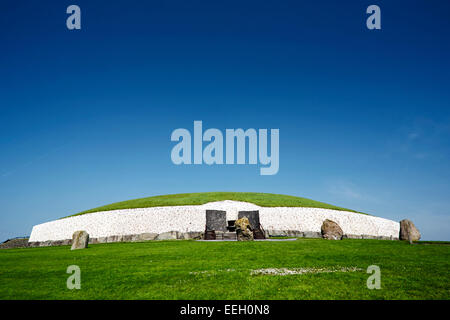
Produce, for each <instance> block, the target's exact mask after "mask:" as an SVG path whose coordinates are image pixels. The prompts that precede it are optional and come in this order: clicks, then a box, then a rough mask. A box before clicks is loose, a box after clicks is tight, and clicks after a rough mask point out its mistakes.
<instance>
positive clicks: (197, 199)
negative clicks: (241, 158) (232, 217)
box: [74, 192, 356, 216]
mask: <svg viewBox="0 0 450 320" xmlns="http://www.w3.org/2000/svg"><path fill="white" fill-rule="evenodd" d="M222 200H234V201H245V202H250V203H254V204H256V205H258V206H261V207H312V208H323V209H334V210H344V211H351V212H356V211H354V210H350V209H345V208H341V207H337V206H334V205H331V204H328V203H323V202H319V201H315V200H311V199H307V198H301V197H294V196H287V195H282V194H272V193H255V192H203V193H180V194H169V195H164V196H155V197H148V198H141V199H134V200H128V201H122V202H116V203H112V204H108V205H106V206H102V207H98V208H94V209H90V210H86V211H83V212H80V213H77V214H74V215H75V216H76V215H80V214H85V213H90V212H97V211H109V210H118V209H130V208H148V207H165V206H184V205H202V204H205V203H208V202H213V201H222Z"/></svg>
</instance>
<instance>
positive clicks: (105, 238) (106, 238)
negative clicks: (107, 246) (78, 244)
mask: <svg viewBox="0 0 450 320" xmlns="http://www.w3.org/2000/svg"><path fill="white" fill-rule="evenodd" d="M97 239H98V243H107V242H108V237H98V238H97Z"/></svg>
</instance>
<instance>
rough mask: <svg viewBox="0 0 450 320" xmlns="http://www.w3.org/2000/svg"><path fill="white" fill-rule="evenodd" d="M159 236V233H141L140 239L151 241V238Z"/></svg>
mask: <svg viewBox="0 0 450 320" xmlns="http://www.w3.org/2000/svg"><path fill="white" fill-rule="evenodd" d="M157 237H158V234H157V233H141V234H140V235H139V240H140V241H149V240H155V239H156V238H157Z"/></svg>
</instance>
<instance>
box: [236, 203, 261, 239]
mask: <svg viewBox="0 0 450 320" xmlns="http://www.w3.org/2000/svg"><path fill="white" fill-rule="evenodd" d="M243 217H247V219H248V220H249V222H250V228H252V230H253V236H254V238H255V239H265V238H266V237H265V235H264V230H263V229H262V227H261V223H260V222H259V211H258V210H255V211H239V213H238V218H239V219H241V218H243Z"/></svg>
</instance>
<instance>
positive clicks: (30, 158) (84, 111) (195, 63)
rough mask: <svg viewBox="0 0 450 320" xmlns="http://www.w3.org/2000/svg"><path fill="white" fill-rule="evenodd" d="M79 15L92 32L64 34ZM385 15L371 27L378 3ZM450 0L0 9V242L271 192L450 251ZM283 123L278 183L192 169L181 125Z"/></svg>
mask: <svg viewBox="0 0 450 320" xmlns="http://www.w3.org/2000/svg"><path fill="white" fill-rule="evenodd" d="M70 4H77V5H79V6H80V7H81V12H82V29H81V30H75V31H69V30H67V28H66V25H65V23H66V17H67V14H66V13H65V11H66V8H67V6H69V5H70ZM371 4H377V5H379V6H380V8H381V18H382V29H381V30H374V31H370V30H368V29H367V28H366V23H365V20H366V18H367V16H368V15H367V14H366V13H365V10H366V8H367V6H369V5H371ZM449 12H450V4H449V3H448V1H433V2H429V1H376V2H369V1H345V3H342V2H339V3H338V2H337V1H309V2H305V3H299V1H226V2H225V1H222V2H216V3H212V1H146V2H145V3H144V1H133V0H131V1H130V0H128V1H114V3H110V2H107V1H79V0H77V1H70V2H69V1H39V2H36V1H21V2H17V1H12V0H6V1H2V2H1V4H0V40H1V50H0V57H1V59H0V72H1V77H0V120H1V126H0V149H1V157H0V240H4V239H7V238H9V237H14V236H22V235H28V234H29V233H30V232H31V228H32V226H33V225H35V224H38V223H42V222H45V221H49V220H53V219H56V218H59V217H62V216H66V215H69V214H73V213H76V212H79V211H82V210H85V209H89V208H92V207H96V206H99V205H103V204H108V203H111V202H116V201H121V200H127V199H132V198H139V197H145V196H151V195H158V194H167V193H179V192H202V191H255V192H271V193H282V194H290V195H298V196H304V197H308V198H312V199H315V200H320V201H324V202H328V203H332V204H335V205H340V206H343V207H348V208H351V209H355V210H359V211H363V212H367V213H370V214H373V215H377V216H381V217H384V218H389V219H393V220H397V221H399V220H401V219H403V218H410V219H412V220H413V221H414V222H415V223H416V225H417V226H418V228H419V229H420V230H421V232H422V235H423V239H427V240H450V197H449V194H450V184H449V181H450V161H449V160H450V159H449V158H450V90H449V78H448V76H449V74H450V62H449V61H450V59H449V47H450V41H448V38H449V31H450V20H449V19H448V13H449ZM194 120H202V121H203V126H204V128H205V129H206V128H218V129H220V130H222V131H223V132H225V129H226V128H243V129H247V128H255V129H259V128H268V129H270V128H279V129H280V170H279V173H278V174H277V175H274V176H261V175H260V174H259V168H258V167H257V166H254V165H228V166H226V165H222V166H217V165H216V166H207V165H200V166H194V165H191V166H176V165H174V164H172V162H171V160H170V151H171V149H172V147H173V146H174V143H173V142H171V141H170V134H171V132H172V131H173V130H174V129H176V128H187V129H189V130H191V131H192V130H193V121H194Z"/></svg>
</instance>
